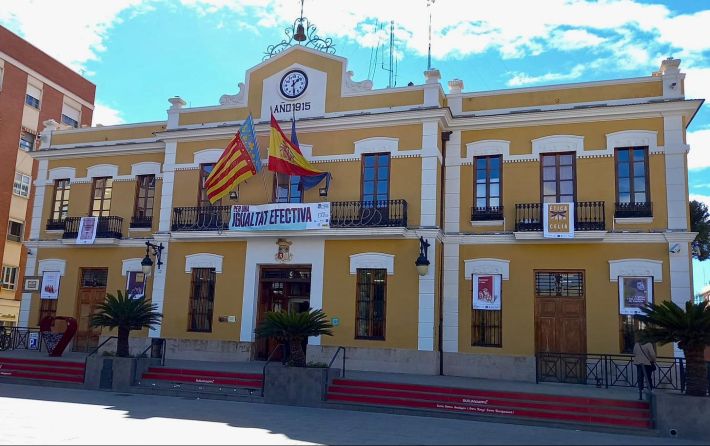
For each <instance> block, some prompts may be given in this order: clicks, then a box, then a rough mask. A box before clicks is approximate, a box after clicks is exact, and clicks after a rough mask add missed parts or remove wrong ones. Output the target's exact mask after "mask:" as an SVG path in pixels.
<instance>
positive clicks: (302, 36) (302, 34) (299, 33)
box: [293, 23, 306, 42]
mask: <svg viewBox="0 0 710 446" xmlns="http://www.w3.org/2000/svg"><path fill="white" fill-rule="evenodd" d="M293 38H294V39H295V40H296V41H297V42H303V41H304V40H306V30H304V29H303V23H299V24H298V26H297V27H296V34H294V36H293Z"/></svg>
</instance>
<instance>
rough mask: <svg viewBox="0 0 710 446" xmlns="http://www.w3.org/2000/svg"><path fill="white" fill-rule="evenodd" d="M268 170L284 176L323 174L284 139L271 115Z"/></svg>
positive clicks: (284, 136)
mask: <svg viewBox="0 0 710 446" xmlns="http://www.w3.org/2000/svg"><path fill="white" fill-rule="evenodd" d="M269 170H271V171H273V172H278V173H283V174H285V175H298V176H306V177H309V176H313V175H321V174H323V173H324V172H322V171H320V170H318V169H316V168H314V167H313V166H312V165H311V163H309V162H308V160H306V158H304V156H303V154H302V153H301V150H300V149H299V148H298V147H297V146H295V145H294V144H293V143H292V142H291V141H289V139H288V138H286V135H284V132H283V130H281V127H279V123H278V122H276V118H274V115H273V114H272V115H271V136H270V138H269Z"/></svg>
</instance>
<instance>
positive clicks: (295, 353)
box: [255, 310, 333, 367]
mask: <svg viewBox="0 0 710 446" xmlns="http://www.w3.org/2000/svg"><path fill="white" fill-rule="evenodd" d="M331 328H333V325H332V324H331V323H330V322H328V319H327V316H326V315H325V313H324V312H323V310H309V311H304V312H301V313H296V312H291V311H290V312H288V313H286V312H277V311H271V312H268V313H266V315H265V316H264V320H263V321H262V322H261V323H260V324H259V326H258V327H257V328H256V330H255V333H256V336H257V337H259V338H271V337H273V338H276V339H278V340H279V341H282V342H285V343H286V344H287V345H288V346H289V351H290V356H289V358H290V360H289V365H292V366H294V367H305V366H306V353H305V352H304V351H303V346H302V343H303V341H304V340H306V339H308V337H309V336H320V335H326V336H333V332H332V331H331Z"/></svg>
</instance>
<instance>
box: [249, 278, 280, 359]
mask: <svg viewBox="0 0 710 446" xmlns="http://www.w3.org/2000/svg"><path fill="white" fill-rule="evenodd" d="M284 285H285V284H284V282H261V293H260V294H261V295H260V296H259V312H258V316H257V319H256V320H257V324H258V323H260V322H261V321H263V320H264V315H265V314H266V313H267V312H270V311H286V310H287V309H288V298H287V296H286V295H285V293H284V291H285V286H284ZM278 344H279V341H278V340H276V339H274V338H257V339H256V357H255V359H259V360H262V361H265V360H266V359H267V358H268V356H269V354H271V352H272V351H274V349H275V348H276V346H277V345H278ZM281 358H282V356H281V352H278V351H277V352H276V353H274V356H273V357H272V359H273V360H275V361H279V360H281Z"/></svg>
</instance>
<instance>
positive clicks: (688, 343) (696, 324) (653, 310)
mask: <svg viewBox="0 0 710 446" xmlns="http://www.w3.org/2000/svg"><path fill="white" fill-rule="evenodd" d="M636 318H637V319H638V320H640V321H641V322H643V323H644V324H646V328H644V329H642V330H640V336H641V340H642V341H643V342H658V343H660V344H661V345H663V344H668V343H670V342H677V343H678V347H679V348H680V349H681V350H683V353H685V360H686V376H687V386H686V394H688V395H695V396H705V392H706V391H707V389H708V376H707V368H706V365H705V358H704V356H703V354H704V351H705V346H707V345H710V302H699V303H697V304H696V303H693V302H692V301H688V302H686V303H685V310H683V309H682V308H681V307H680V306H678V305H677V304H676V303H674V302H669V301H665V302H662V303H661V304H660V305H656V304H649V305H646V306H644V307H643V314H641V315H637V316H636Z"/></svg>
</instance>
